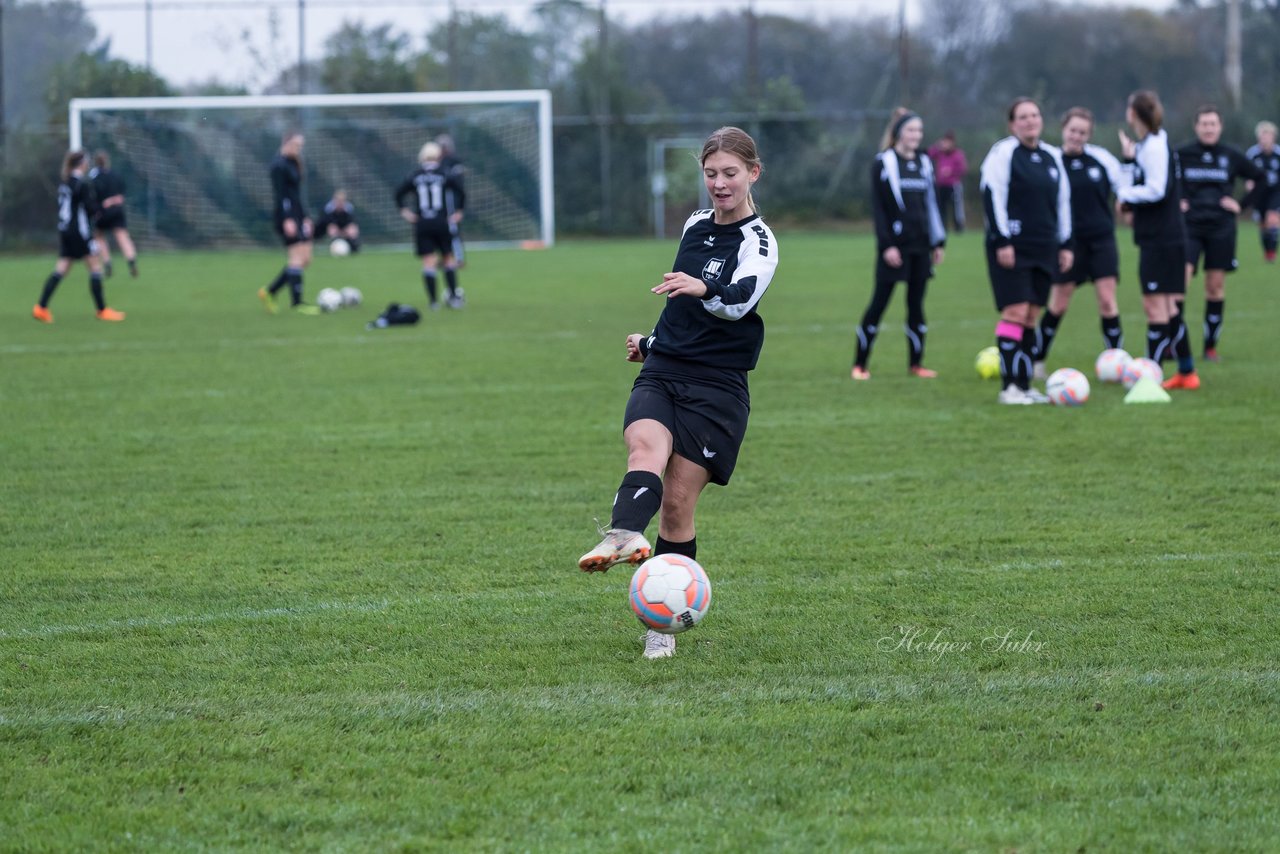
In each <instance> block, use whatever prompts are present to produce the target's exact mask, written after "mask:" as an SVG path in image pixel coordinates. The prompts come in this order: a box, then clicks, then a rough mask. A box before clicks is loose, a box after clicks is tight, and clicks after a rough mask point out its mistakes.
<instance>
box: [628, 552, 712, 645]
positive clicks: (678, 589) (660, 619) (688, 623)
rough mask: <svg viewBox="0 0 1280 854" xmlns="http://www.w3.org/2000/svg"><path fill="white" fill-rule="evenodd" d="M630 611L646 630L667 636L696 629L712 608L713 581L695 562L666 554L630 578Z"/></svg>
mask: <svg viewBox="0 0 1280 854" xmlns="http://www.w3.org/2000/svg"><path fill="white" fill-rule="evenodd" d="M629 600H630V602H631V610H632V611H634V612H635V615H636V617H638V618H639V620H640V622H641V623H642V624H644V626H645V628H649V629H653V630H654V631H655V632H662V633H663V634H665V635H674V634H679V633H680V632H683V631H685V630H686V629H691V628H693V627H694V626H696V625H697V624H698V623H699V622H700V621H701V620H702V618H703V617H704V616H706V614H707V609H708V608H710V607H711V582H710V580H708V579H707V573H706V571H705V570H703V568H702V567H701V566H700V565H699V564H698V562H697V561H696V560H694V559H693V558H690V557H685V556H684V555H675V554H664V555H658V556H657V557H653V558H650V559H649V560H647V561H645V562H644V563H642V564H640V567H639V568H638V569H637V570H636V571H635V574H634V575H632V576H631V594H630V597H629Z"/></svg>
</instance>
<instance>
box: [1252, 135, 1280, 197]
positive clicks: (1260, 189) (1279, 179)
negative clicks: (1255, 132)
mask: <svg viewBox="0 0 1280 854" xmlns="http://www.w3.org/2000/svg"><path fill="white" fill-rule="evenodd" d="M1244 156H1245V157H1248V158H1249V159H1250V160H1252V161H1253V165H1254V166H1256V167H1258V169H1259V170H1261V171H1262V173H1263V174H1264V175H1266V179H1265V180H1258V179H1255V183H1254V186H1253V189H1252V190H1251V191H1250V192H1249V206H1250V207H1252V208H1253V209H1254V210H1258V211H1273V210H1280V148H1275V147H1272V149H1271V150H1270V151H1263V150H1262V146H1260V145H1257V144H1255V145H1253V146H1252V147H1250V148H1249V150H1248V151H1246V152H1245V153H1244Z"/></svg>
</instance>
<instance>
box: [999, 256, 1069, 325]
mask: <svg viewBox="0 0 1280 854" xmlns="http://www.w3.org/2000/svg"><path fill="white" fill-rule="evenodd" d="M1055 255H1056V253H1055ZM1014 258H1015V259H1018V260H1017V265H1016V266H1015V267H1014V268H1013V269H1012V270H1007V269H1005V268H1004V267H1001V266H1000V262H998V261H997V260H996V250H995V249H994V248H993V247H992V246H989V245H988V246H987V275H988V276H989V277H990V278H991V293H992V294H993V295H994V296H995V298H996V308H997V309H998V310H1000V311H1004V310H1005V308H1007V307H1009V306H1011V305H1017V304H1018V303H1021V302H1029V303H1031V304H1032V305H1038V306H1042V307H1043V306H1044V305H1045V304H1046V303H1048V302H1049V286H1050V285H1052V284H1053V267H1052V266H1050V265H1049V264H1046V263H1025V262H1024V261H1023V260H1022V259H1019V258H1018V252H1017V250H1014Z"/></svg>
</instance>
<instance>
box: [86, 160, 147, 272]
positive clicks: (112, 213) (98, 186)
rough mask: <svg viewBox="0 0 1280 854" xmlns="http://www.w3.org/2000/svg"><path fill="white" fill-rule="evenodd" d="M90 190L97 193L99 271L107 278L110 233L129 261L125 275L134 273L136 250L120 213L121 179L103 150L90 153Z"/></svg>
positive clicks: (122, 200) (135, 268)
mask: <svg viewBox="0 0 1280 854" xmlns="http://www.w3.org/2000/svg"><path fill="white" fill-rule="evenodd" d="M89 180H90V181H92V182H93V192H94V194H95V195H97V197H98V207H99V211H98V218H97V220H96V221H95V222H94V230H95V231H96V232H97V239H98V255H99V256H100V257H101V258H102V268H103V272H105V273H106V274H107V278H111V247H110V246H108V245H107V238H108V237H114V238H115V241H116V243H117V244H118V245H119V246H120V251H121V252H122V253H124V260H125V261H127V262H128V264H129V275H131V276H134V277H135V278H136V277H137V275H138V250H137V249H136V248H134V245H133V238H131V237H130V236H129V226H128V224H127V223H126V222H125V216H124V189H125V188H124V179H123V178H121V177H120V176H119V175H117V174H116V173H115V172H113V171H112V169H111V157H110V156H109V155H108V154H107V153H106V152H105V151H99V152H97V153H96V154H94V155H93V169H92V170H90V171H89Z"/></svg>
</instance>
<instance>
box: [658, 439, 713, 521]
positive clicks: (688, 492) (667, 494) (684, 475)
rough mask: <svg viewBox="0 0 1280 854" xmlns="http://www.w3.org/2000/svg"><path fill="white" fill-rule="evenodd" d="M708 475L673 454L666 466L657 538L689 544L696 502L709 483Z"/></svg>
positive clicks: (695, 465)
mask: <svg viewBox="0 0 1280 854" xmlns="http://www.w3.org/2000/svg"><path fill="white" fill-rule="evenodd" d="M710 482H711V472H709V471H707V470H706V469H705V468H703V467H702V466H700V465H698V464H697V463H695V462H693V461H692V460H688V459H685V458H684V457H682V456H680V455H679V454H672V455H671V459H670V461H669V462H668V463H667V476H666V477H665V478H664V479H663V492H662V511H661V513H660V514H659V516H658V536H659V537H661V538H662V539H664V540H669V541H671V542H673V543H683V542H688V541H689V540H692V539H693V538H694V537H695V536H696V535H697V532H696V531H695V529H694V511H695V510H696V509H697V506H698V498H699V497H700V496H701V495H702V490H704V489H705V488H706V486H707V484H708V483H710Z"/></svg>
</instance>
